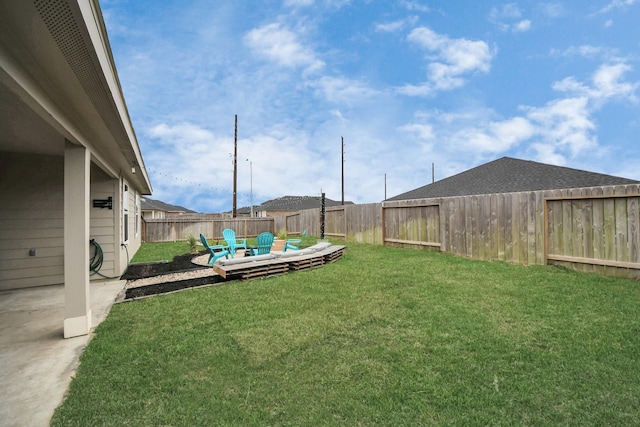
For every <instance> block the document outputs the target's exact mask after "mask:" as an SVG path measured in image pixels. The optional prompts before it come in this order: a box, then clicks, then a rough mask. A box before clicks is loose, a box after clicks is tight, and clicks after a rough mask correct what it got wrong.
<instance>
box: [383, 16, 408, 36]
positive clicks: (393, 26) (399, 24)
mask: <svg viewBox="0 0 640 427" xmlns="http://www.w3.org/2000/svg"><path fill="white" fill-rule="evenodd" d="M416 22H418V17H417V16H410V17H408V18H405V19H400V20H398V21H393V22H387V23H384V24H376V26H375V29H376V31H378V32H386V33H393V32H396V31H400V30H402V29H404V28H406V27H411V26H414V25H415V24H416Z"/></svg>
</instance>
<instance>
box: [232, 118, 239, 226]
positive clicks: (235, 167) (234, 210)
mask: <svg viewBox="0 0 640 427" xmlns="http://www.w3.org/2000/svg"><path fill="white" fill-rule="evenodd" d="M237 191H238V115H237V114H236V123H235V127H234V132H233V208H232V211H231V216H232V217H233V218H236V217H237V216H238V209H237V208H238V206H237Z"/></svg>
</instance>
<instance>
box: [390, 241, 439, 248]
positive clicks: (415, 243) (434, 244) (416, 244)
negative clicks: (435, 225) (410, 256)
mask: <svg viewBox="0 0 640 427" xmlns="http://www.w3.org/2000/svg"><path fill="white" fill-rule="evenodd" d="M387 242H389V243H401V244H404V245H415V246H431V247H434V248H439V247H441V246H442V245H441V243H440V242H421V241H418V240H402V239H387Z"/></svg>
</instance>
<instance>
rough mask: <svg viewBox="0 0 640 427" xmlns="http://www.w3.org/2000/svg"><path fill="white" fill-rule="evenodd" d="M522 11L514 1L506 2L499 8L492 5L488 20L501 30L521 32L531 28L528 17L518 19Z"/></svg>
mask: <svg viewBox="0 0 640 427" xmlns="http://www.w3.org/2000/svg"><path fill="white" fill-rule="evenodd" d="M521 17H522V12H521V11H520V8H519V7H518V6H517V5H516V4H515V3H508V4H505V5H503V6H502V7H501V8H497V7H494V8H492V9H491V12H490V13H489V21H490V22H492V23H493V24H495V25H496V26H497V27H498V28H499V29H500V30H501V31H511V32H514V33H522V32H525V31H529V30H530V29H531V21H530V20H529V19H520V18H521Z"/></svg>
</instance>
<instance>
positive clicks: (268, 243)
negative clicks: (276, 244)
mask: <svg viewBox="0 0 640 427" xmlns="http://www.w3.org/2000/svg"><path fill="white" fill-rule="evenodd" d="M274 238H275V236H274V235H273V234H271V233H268V232H264V233H262V234H260V235H258V237H257V238H256V241H257V243H258V246H257V247H255V248H251V254H252V255H264V254H268V253H270V252H271V247H272V246H273V239H274Z"/></svg>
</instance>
